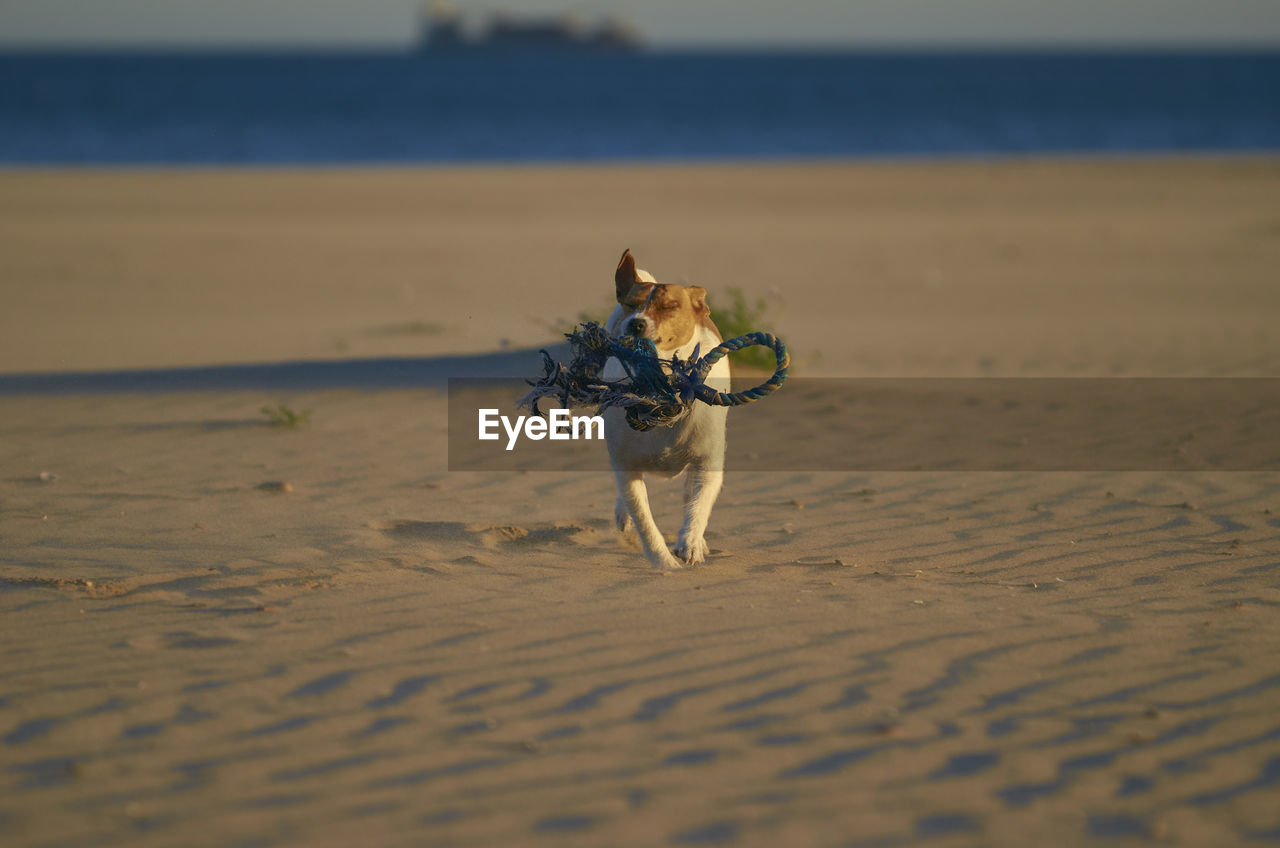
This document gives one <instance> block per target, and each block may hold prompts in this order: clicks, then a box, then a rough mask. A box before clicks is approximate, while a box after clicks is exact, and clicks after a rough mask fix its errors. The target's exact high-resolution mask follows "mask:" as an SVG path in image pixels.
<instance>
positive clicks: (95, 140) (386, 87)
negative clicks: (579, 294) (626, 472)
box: [0, 49, 1280, 167]
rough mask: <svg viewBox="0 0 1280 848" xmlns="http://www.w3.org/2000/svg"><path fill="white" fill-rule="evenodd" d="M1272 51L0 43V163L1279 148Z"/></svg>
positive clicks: (1277, 58) (1278, 67) (1279, 60)
mask: <svg viewBox="0 0 1280 848" xmlns="http://www.w3.org/2000/svg"><path fill="white" fill-rule="evenodd" d="M1276 91H1280V52H1254V51H1191V52H1186V51H1146V50H1144V51H1118V50H1075V51H1028V50H1021V51H1015V50H1008V51H965V50H948V51H945V52H944V51H914V50H913V51H905V50H893V51H889V50H885V51H804V52H801V51H782V50H777V51H773V50H770V51H764V50H757V51H749V50H700V51H689V50H663V51H642V52H636V53H603V52H602V53H590V52H585V51H584V52H573V51H567V52H558V51H542V52H538V51H528V52H505V51H500V50H492V49H491V50H464V51H455V52H433V51H429V50H428V51H419V52H398V53H396V52H372V51H367V52H348V51H344V52H337V51H316V52H296V53H263V52H218V51H207V52H206V51H201V52H182V53H177V52H172V53H126V52H101V53H69V52H68V53H56V52H10V53H4V54H0V165H3V166H8V167H41V166H63V165H85V166H92V165H207V166H220V165H362V164H367V165H379V164H386V165H394V164H417V163H421V164H431V163H440V164H448V163H486V162H492V163H519V162H529V163H542V162H617V161H661V162H673V161H706V160H722V159H748V160H751V159H764V160H793V159H800V160H804V159H830V158H868V157H877V158H878V157H892V158H896V157H912V158H913V157H957V156H1007V155H1014V156H1017V155H1035V154H1048V155H1057V154H1063V155H1069V154H1133V153H1255V152H1269V151H1276V150H1280V101H1278V100H1277V99H1276V96H1275V92H1276Z"/></svg>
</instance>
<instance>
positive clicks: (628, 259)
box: [613, 249, 640, 303]
mask: <svg viewBox="0 0 1280 848" xmlns="http://www.w3.org/2000/svg"><path fill="white" fill-rule="evenodd" d="M638 282H640V275H639V274H638V273H637V272H636V258H635V257H634V256H632V255H631V251H630V249H628V250H624V251H622V259H621V260H619V262H618V270H616V271H614V272H613V284H614V288H615V290H616V292H617V295H618V302H619V303H621V302H622V299H623V298H624V297H626V296H627V292H629V291H631V287H632V286H634V285H635V284H636V283H638Z"/></svg>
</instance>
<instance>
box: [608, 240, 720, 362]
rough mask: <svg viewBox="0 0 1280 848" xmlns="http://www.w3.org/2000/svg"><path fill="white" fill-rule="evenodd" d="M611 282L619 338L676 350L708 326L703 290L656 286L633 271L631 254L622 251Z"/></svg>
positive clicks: (644, 274)
mask: <svg viewBox="0 0 1280 848" xmlns="http://www.w3.org/2000/svg"><path fill="white" fill-rule="evenodd" d="M613 281H614V286H615V289H616V292H617V296H618V305H619V306H620V307H621V308H622V313H623V314H622V320H621V321H619V322H618V324H617V329H616V331H617V332H618V333H620V334H625V335H631V336H643V337H645V338H648V339H652V340H653V345H654V347H656V348H658V349H659V350H675V349H676V348H678V347H681V346H683V345H686V344H688V343H689V340H690V339H692V338H693V334H694V333H695V332H696V331H697V329H698V327H699V326H701V325H703V324H707V325H711V309H710V308H709V307H708V306H707V290H706V289H704V288H702V287H701V286H681V285H676V284H674V283H659V282H658V281H657V280H655V279H654V278H653V275H652V274H650V273H649V272H648V271H643V270H641V269H639V268H636V260H635V257H634V256H632V255H631V251H630V250H626V251H623V253H622V261H620V262H619V263H618V270H617V271H615V272H614V275H613ZM712 326H714V325H712Z"/></svg>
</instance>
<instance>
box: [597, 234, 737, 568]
mask: <svg viewBox="0 0 1280 848" xmlns="http://www.w3.org/2000/svg"><path fill="white" fill-rule="evenodd" d="M613 279H614V291H615V294H616V295H617V300H618V305H617V306H616V307H615V308H614V310H613V313H612V314H611V315H610V316H609V320H608V321H607V322H606V323H605V331H606V332H607V333H609V335H611V336H613V337H615V338H616V337H620V336H623V335H631V336H643V337H645V338H648V339H651V340H652V341H653V344H654V347H656V348H657V350H658V355H659V356H660V357H662V358H664V359H670V358H671V356H672V354H678V355H679V356H680V358H681V359H688V358H690V357H691V356H693V353H694V350H695V348H696V349H698V351H699V354H698V355H699V356H705V355H706V354H707V353H709V352H710V351H711V349H712V348H713V347H715V346H716V345H718V344H720V342H721V341H723V338H722V337H721V335H720V331H719V330H718V329H716V325H715V323H714V322H713V321H712V320H711V309H710V307H708V306H707V290H706V289H704V288H702V287H700V286H681V285H675V284H668V283H659V282H658V281H657V280H656V279H654V277H653V275H652V274H650V273H649V272H647V271H644V270H641V269H639V268H637V267H636V260H635V257H633V256H632V255H631V251H630V250H626V251H624V252H623V254H622V260H621V261H620V262H619V263H618V268H617V270H616V271H615V272H614V277H613ZM602 376H603V377H604V379H606V380H610V381H617V380H622V379H625V377H626V372H625V371H624V369H623V367H622V363H620V362H619V361H618V360H617V359H610V360H609V361H608V362H606V363H605V367H604V369H603V372H602ZM706 383H707V385H709V386H711V387H712V388H714V389H717V390H719V391H728V390H729V359H728V357H725V358H723V359H721V360H720V361H719V362H717V363H716V364H715V365H714V366H713V367H712V368H711V371H710V373H709V374H708V375H707V380H706ZM727 416H728V409H727V408H726V407H723V406H708V405H707V404H705V403H700V402H699V403H695V404H694V405H693V408H692V409H691V410H690V411H689V413H688V414H687V415H686V416H684V417H683V418H681V419H680V420H679V421H678V422H676V424H675V425H674V426H672V427H654V428H653V429H650V430H644V431H637V430H633V429H632V428H631V427H630V425H629V424H627V421H626V418H625V412H624V410H622V409H620V408H618V407H611V408H610V409H608V410H606V411H605V427H604V433H605V443H606V444H607V445H608V449H609V460H610V462H611V463H612V465H613V472H614V476H615V477H616V478H617V482H618V501H617V504H616V505H615V507H614V521H615V522H616V524H617V526H618V530H619V531H621V533H622V534H623V536H624V537H627V538H632V537H633V535H638V536H639V540H640V546H641V547H642V548H643V549H644V554H645V556H646V557H647V558H648V560H649V563H650V564H651V565H652V566H653V567H654V568H657V569H661V570H663V571H673V570H676V569H679V568H682V567H683V566H684V565H696V564H698V563H700V562H702V561H703V560H705V559H706V557H707V543H706V540H705V539H704V538H703V534H704V532H705V531H706V529H707V521H708V520H709V519H710V518H711V508H712V507H713V506H714V505H715V502H716V497H717V496H718V495H719V494H720V486H721V484H722V483H723V481H724V446H725V420H726V418H727ZM681 472H683V473H684V474H685V479H684V523H683V525H682V526H681V527H680V534H679V536H678V537H677V539H676V546H675V552H674V555H673V554H672V552H671V551H670V550H668V549H667V543H666V541H665V540H664V539H663V537H662V533H661V531H659V530H658V525H657V524H656V523H655V522H654V520H653V513H652V512H651V511H650V509H649V495H648V490H647V489H646V488H645V484H644V475H645V474H655V475H658V476H660V477H675V476H676V475H678V474H680V473H681Z"/></svg>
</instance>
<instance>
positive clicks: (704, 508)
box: [676, 466, 724, 565]
mask: <svg viewBox="0 0 1280 848" xmlns="http://www.w3.org/2000/svg"><path fill="white" fill-rule="evenodd" d="M723 482H724V472H723V471H712V470H710V469H707V468H700V467H698V466H691V467H690V468H689V470H688V471H686V472H685V478H684V525H683V526H682V527H681V528H680V536H679V537H678V538H677V540H676V556H677V557H679V558H680V559H682V560H684V561H685V562H686V563H688V564H689V565H697V564H698V563H700V562H702V561H703V560H705V559H706V558H707V542H706V539H704V538H703V537H702V534H703V533H704V532H706V529H707V522H708V521H709V520H711V507H713V506H715V503H716V498H717V497H718V496H719V494H720V486H721V484H722V483H723Z"/></svg>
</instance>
